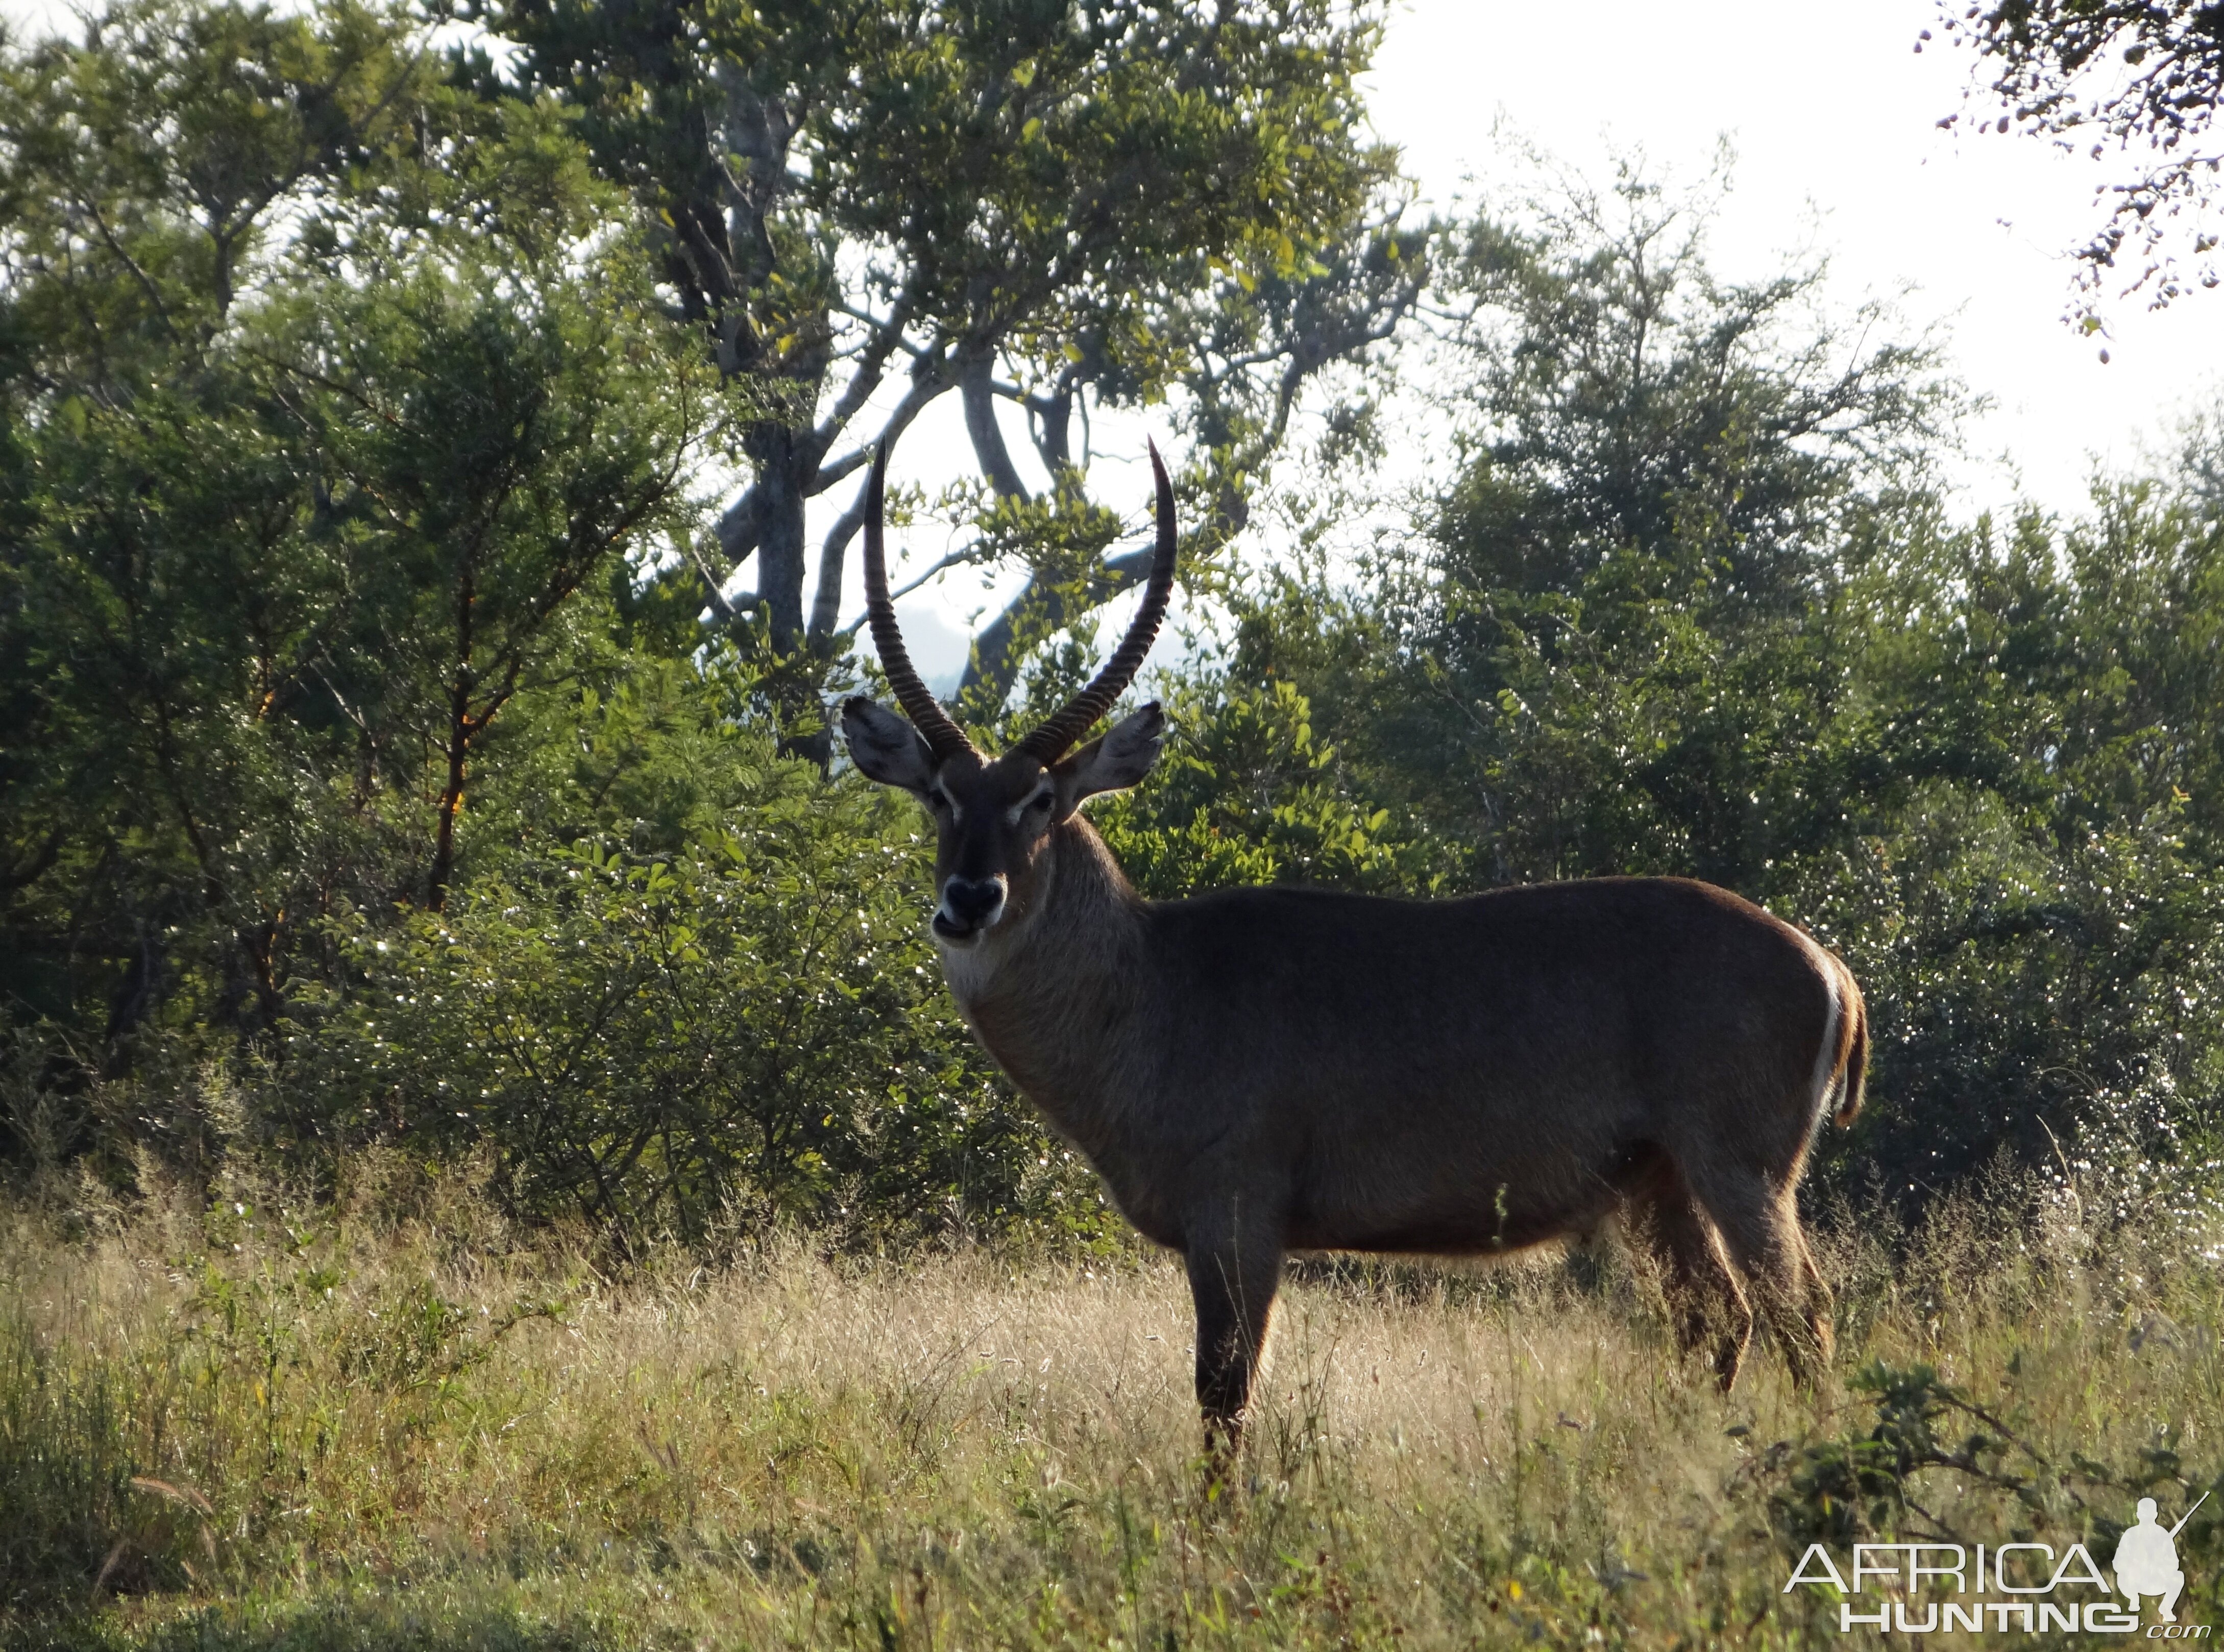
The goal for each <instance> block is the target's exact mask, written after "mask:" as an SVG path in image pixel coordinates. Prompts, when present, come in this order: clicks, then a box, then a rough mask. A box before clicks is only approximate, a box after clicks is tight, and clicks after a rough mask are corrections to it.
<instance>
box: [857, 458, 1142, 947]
mask: <svg viewBox="0 0 2224 1652" xmlns="http://www.w3.org/2000/svg"><path fill="white" fill-rule="evenodd" d="M1151 470H1152V473H1153V475H1154V476H1156V478H1157V480H1158V506H1159V524H1158V526H1159V544H1158V552H1157V555H1156V556H1155V557H1154V558H1153V561H1152V563H1151V573H1150V578H1149V581H1148V583H1147V584H1146V585H1145V587H1144V589H1143V600H1142V604H1141V606H1140V607H1139V608H1137V609H1136V610H1135V619H1134V623H1133V624H1132V625H1130V626H1129V627H1128V634H1127V636H1126V637H1125V638H1123V639H1122V640H1121V644H1120V646H1119V647H1118V648H1117V649H1116V650H1115V651H1114V653H1113V655H1112V657H1111V659H1108V660H1106V661H1105V662H1104V668H1103V670H1102V671H1100V672H1097V674H1096V679H1095V680H1094V681H1093V682H1091V683H1090V684H1089V686H1088V687H1086V688H1084V690H1081V692H1080V693H1078V694H1077V695H1076V696H1074V697H1073V698H1072V699H1071V701H1069V702H1068V703H1066V704H1065V706H1064V707H1063V708H1062V709H1060V710H1059V711H1058V714H1057V715H1056V716H1052V718H1050V719H1049V720H1048V721H1047V722H1043V723H1040V724H1039V725H1038V726H1037V727H1036V728H1034V729H1033V730H1032V731H1031V732H1029V733H1028V734H1027V735H1026V737H1025V738H1023V739H1022V740H1020V742H1019V743H1018V744H1017V745H1015V746H1014V747H1012V748H1011V749H1010V750H1009V751H1008V752H1006V753H1003V754H1002V755H1001V756H995V757H992V756H990V755H989V753H986V752H983V751H982V750H981V749H980V748H979V747H976V746H975V745H974V744H973V742H972V741H970V740H969V739H967V738H966V736H965V733H964V730H963V729H961V728H958V726H957V723H956V722H954V721H952V719H951V716H950V714H949V713H948V712H946V711H945V710H944V709H942V707H941V705H940V704H939V703H938V702H937V701H936V699H935V697H934V696H933V695H932V694H930V693H929V692H928V691H927V688H926V684H925V683H923V682H921V681H920V680H919V673H918V672H916V671H915V670H913V667H912V663H911V658H910V656H909V655H908V654H907V653H906V652H905V650H904V641H903V634H902V633H901V632H900V631H899V630H898V629H897V628H896V614H895V606H894V603H893V602H891V601H890V600H889V597H888V562H887V552H886V548H885V545H884V544H883V541H882V537H881V516H882V502H883V495H884V493H885V489H886V485H887V480H888V451H887V450H886V449H885V448H883V449H882V450H881V452H880V454H879V455H878V457H875V460H874V462H873V475H872V480H871V482H869V484H868V485H869V488H870V489H871V492H870V496H869V501H868V503H867V506H866V514H865V613H866V616H867V619H868V620H869V622H870V624H871V626H872V631H873V643H874V646H875V647H877V648H878V649H879V650H880V655H881V670H882V671H884V672H886V673H887V674H888V687H889V688H890V689H891V690H894V694H895V697H896V703H898V704H899V705H900V706H901V707H902V708H903V709H904V711H905V713H906V714H907V716H909V717H910V719H911V721H910V722H905V721H904V719H903V718H902V717H899V716H896V715H895V714H894V713H893V712H891V711H888V710H886V709H883V708H881V706H878V705H876V704H875V703H873V702H872V701H871V700H869V699H867V698H865V697H862V696H859V697H856V698H853V699H851V700H849V701H848V702H846V703H844V704H843V707H842V729H843V734H845V735H847V736H848V737H849V741H850V758H851V759H852V760H854V761H855V762H856V765H857V767H858V768H859V769H860V770H861V771H862V772H864V774H866V775H867V776H868V777H869V778H870V779H875V780H878V781H879V782H881V784H882V785H893V786H900V787H902V788H903V789H904V790H905V791H908V792H910V793H911V794H912V795H913V797H915V798H918V799H919V801H920V802H921V803H923V804H926V807H927V810H928V811H929V812H930V813H931V814H932V816H933V817H934V826H935V845H936V847H935V862H934V888H935V907H934V926H933V927H934V935H935V938H936V939H937V940H938V942H940V943H942V944H943V945H944V946H945V947H950V948H970V947H972V946H975V945H977V944H978V943H980V941H981V940H982V937H983V936H987V935H988V934H989V932H990V931H991V930H995V928H996V927H997V926H998V925H999V924H1004V925H1007V926H1014V927H1015V926H1017V925H1018V924H1021V923H1023V922H1024V921H1025V919H1026V917H1027V914H1028V912H1029V911H1030V910H1031V909H1032V902H1033V894H1034V892H1035V888H1036V886H1037V884H1038V882H1039V872H1040V869H1041V867H1042V865H1043V863H1044V861H1045V859H1046V851H1047V848H1048V846H1049V845H1050V843H1051V842H1052V841H1053V839H1054V836H1055V835H1056V829H1058V827H1059V826H1061V825H1063V824H1064V823H1065V822H1066V821H1067V820H1069V819H1070V818H1071V817H1072V815H1073V812H1074V810H1077V809H1078V808H1079V807H1080V806H1081V804H1082V802H1083V800H1084V799H1085V798H1090V797H1093V796H1095V795H1096V793H1097V792H1100V791H1118V790H1120V789H1121V788H1123V787H1126V786H1131V785H1134V784H1135V782H1136V781H1138V780H1140V779H1142V778H1143V776H1144V775H1146V774H1147V773H1148V772H1150V768H1151V765H1152V764H1153V763H1154V762H1156V761H1157V760H1158V756H1159V744H1160V742H1161V741H1163V740H1164V739H1165V736H1166V717H1165V715H1164V714H1163V713H1162V712H1161V711H1160V710H1159V706H1158V703H1157V702H1156V701H1153V702H1152V703H1150V704H1148V705H1147V706H1145V707H1143V708H1142V709H1140V710H1139V711H1136V712H1134V713H1132V714H1131V715H1129V716H1127V717H1125V718H1123V719H1122V720H1121V722H1117V723H1115V725H1113V727H1112V728H1110V729H1109V731H1108V732H1106V733H1105V734H1104V735H1102V736H1100V737H1099V738H1097V739H1096V740H1093V741H1090V743H1089V744H1088V745H1086V746H1084V747H1082V748H1081V749H1080V750H1079V751H1074V750H1073V749H1072V747H1073V744H1074V742H1075V741H1077V740H1079V739H1080V738H1081V736H1082V735H1085V734H1087V733H1088V732H1089V730H1090V728H1091V727H1093V726H1094V725H1095V723H1096V720H1097V719H1098V718H1099V717H1102V716H1103V715H1104V714H1105V712H1107V711H1108V710H1109V709H1111V707H1112V703H1113V702H1114V701H1115V700H1117V699H1118V698H1119V697H1120V694H1121V690H1124V689H1125V688H1126V687H1127V686H1128V683H1129V682H1130V681H1131V680H1133V678H1134V675H1135V672H1136V671H1137V670H1138V669H1139V668H1140V666H1141V665H1142V663H1143V656H1144V655H1146V654H1147V653H1149V652H1150V648H1151V642H1152V640H1153V638H1154V637H1156V636H1157V634H1158V630H1159V621H1162V620H1163V619H1164V618H1165V617H1166V602H1167V599H1168V598H1169V597H1170V596H1172V592H1173V583H1174V495H1173V485H1172V483H1171V482H1168V481H1167V479H1166V465H1165V464H1164V463H1162V462H1161V461H1160V459H1159V451H1158V448H1157V447H1156V445H1153V447H1152V449H1151Z"/></svg>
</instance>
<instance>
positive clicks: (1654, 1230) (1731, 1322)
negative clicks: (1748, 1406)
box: [1627, 1167, 1753, 1394]
mask: <svg viewBox="0 0 2224 1652" xmlns="http://www.w3.org/2000/svg"><path fill="white" fill-rule="evenodd" d="M1631 1214H1632V1220H1631V1221H1630V1222H1629V1223H1628V1224H1627V1227H1628V1233H1629V1238H1630V1239H1631V1241H1632V1243H1633V1245H1636V1246H1638V1247H1639V1248H1641V1249H1642V1250H1643V1251H1645V1252H1646V1253H1647V1254H1649V1255H1650V1256H1652V1258H1653V1259H1654V1261H1655V1262H1656V1264H1658V1265H1659V1269H1660V1272H1661V1285H1662V1289H1663V1293H1664V1294H1665V1296H1666V1297H1667V1299H1668V1311H1669V1314H1670V1315H1671V1318H1672V1320H1673V1322H1674V1324H1675V1327H1676V1345H1677V1347H1679V1348H1681V1349H1682V1350H1683V1351H1684V1353H1685V1354H1687V1355H1688V1354H1693V1353H1697V1352H1701V1351H1702V1350H1711V1352H1712V1355H1713V1358H1712V1359H1711V1360H1710V1362H1709V1363H1710V1364H1712V1365H1713V1366H1714V1368H1715V1381H1716V1382H1717V1383H1718V1384H1720V1385H1721V1387H1722V1391H1723V1392H1724V1393H1725V1394H1727V1393H1728V1392H1729V1390H1730V1384H1733V1383H1734V1382H1735V1381H1736V1380H1737V1374H1738V1367H1739V1366H1740V1365H1741V1364H1743V1363H1744V1360H1745V1351H1746V1346H1747V1343H1748V1342H1749V1341H1751V1340H1752V1337H1753V1309H1752V1308H1751V1307H1750V1306H1748V1305H1747V1302H1746V1295H1745V1292H1744V1291H1743V1290H1742V1289H1740V1288H1739V1285H1738V1282H1737V1276H1736V1275H1735V1274H1734V1273H1732V1272H1731V1271H1730V1268H1729V1264H1728V1261H1727V1260H1726V1259H1725V1258H1723V1255H1722V1240H1721V1239H1719V1238H1717V1237H1716V1235H1715V1230H1714V1226H1713V1225H1712V1224H1711V1223H1709V1221H1708V1220H1707V1219H1706V1217H1705V1216H1704V1215H1703V1214H1701V1212H1700V1210H1699V1207H1698V1206H1697V1205H1696V1203H1694V1202H1693V1201H1692V1198H1691V1194H1690V1189H1688V1188H1686V1187H1685V1186H1684V1182H1683V1178H1682V1177H1681V1176H1677V1174H1676V1172H1675V1170H1674V1169H1673V1168H1672V1167H1670V1168H1668V1169H1666V1170H1665V1174H1664V1175H1663V1176H1662V1177H1661V1179H1660V1181H1659V1182H1658V1183H1656V1184H1655V1185H1654V1186H1653V1187H1652V1188H1650V1189H1647V1190H1646V1192H1645V1193H1644V1194H1643V1195H1640V1196H1639V1197H1638V1198H1637V1199H1635V1200H1634V1201H1633V1210H1632V1213H1631Z"/></svg>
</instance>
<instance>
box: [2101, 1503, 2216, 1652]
mask: <svg viewBox="0 0 2224 1652" xmlns="http://www.w3.org/2000/svg"><path fill="white" fill-rule="evenodd" d="M2206 1502H2208V1492H2206V1491H2203V1492H2202V1494H2201V1501H2200V1502H2199V1503H2196V1504H2194V1505H2193V1509H2188V1510H2186V1511H2185V1518H2184V1519H2183V1520H2180V1521H2179V1522H2178V1523H2177V1524H2176V1525H2175V1526H2172V1527H2171V1528H2170V1529H2169V1530H2168V1531H2164V1529H2162V1527H2161V1526H2160V1525H2159V1524H2158V1523H2157V1522H2156V1520H2155V1500H2154V1499H2153V1498H2140V1499H2139V1524H2138V1525H2136V1526H2129V1527H2126V1529H2125V1530H2124V1535H2123V1536H2121V1537H2120V1538H2119V1539H2118V1540H2117V1542H2116V1592H2117V1593H2119V1594H2120V1595H2122V1596H2123V1597H2124V1598H2125V1599H2126V1600H2128V1601H2129V1602H2131V1609H2132V1611H2134V1612H2136V1611H2139V1597H2140V1596H2141V1595H2152V1596H2154V1597H2155V1598H2158V1600H2160V1601H2161V1602H2162V1621H2163V1622H2164V1623H2165V1624H2175V1623H2176V1622H2177V1597H2178V1592H2179V1591H2181V1590H2183V1588H2184V1587H2185V1573H2183V1572H2181V1571H2179V1570H2178V1569H2177V1535H2178V1533H2180V1532H2182V1531H2183V1530H2184V1529H2185V1522H2186V1521H2187V1520H2190V1519H2192V1518H2193V1510H2194V1509H2198V1508H2199V1507H2200V1506H2201V1504H2202V1503H2206Z"/></svg>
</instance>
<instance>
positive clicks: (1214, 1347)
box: [1188, 1208, 1282, 1460]
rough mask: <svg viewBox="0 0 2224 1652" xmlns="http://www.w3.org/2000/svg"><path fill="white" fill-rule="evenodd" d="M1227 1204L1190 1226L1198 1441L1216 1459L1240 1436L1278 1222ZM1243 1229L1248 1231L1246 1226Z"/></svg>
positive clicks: (1278, 1258)
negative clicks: (1200, 1421) (1200, 1414)
mask: <svg viewBox="0 0 2224 1652" xmlns="http://www.w3.org/2000/svg"><path fill="white" fill-rule="evenodd" d="M1242 1214H1243V1213H1242V1212H1241V1211H1240V1210H1239V1209H1236V1208H1230V1209H1229V1210H1227V1211H1224V1212H1220V1213H1216V1220H1211V1221H1210V1222H1209V1223H1206V1224H1203V1225H1202V1226H1203V1227H1204V1231H1203V1232H1202V1233H1200V1232H1198V1231H1197V1228H1196V1227H1192V1229H1191V1239H1190V1243H1189V1250H1188V1259H1189V1288H1190V1294H1191V1296H1194V1297H1195V1298H1196V1301H1197V1404H1198V1406H1199V1407H1200V1408H1202V1409H1203V1410H1204V1444H1205V1450H1206V1453H1208V1454H1209V1455H1211V1456H1213V1457H1214V1458H1215V1459H1216V1460H1223V1459H1224V1458H1226V1457H1229V1456H1232V1455H1233V1454H1234V1453H1235V1447H1236V1445H1237V1443H1238V1442H1239V1441H1240V1440H1241V1438H1242V1432H1243V1416H1244V1412H1245V1410H1246V1409H1247V1408H1248V1406H1249V1405H1250V1403H1251V1385H1252V1382H1253V1380H1254V1378H1256V1377H1257V1375H1258V1372H1259V1366H1260V1357H1261V1356H1262V1355H1263V1354H1264V1352H1266V1346H1267V1325H1268V1322H1269V1321H1271V1319H1272V1318H1273V1312H1274V1293H1275V1291H1276V1290H1278V1289H1280V1287H1281V1283H1282V1236H1281V1233H1280V1229H1279V1223H1271V1222H1267V1221H1263V1220H1257V1219H1255V1218H1254V1219H1252V1220H1248V1221H1245V1220H1238V1219H1239V1217H1240V1216H1242ZM1247 1230H1248V1231H1247Z"/></svg>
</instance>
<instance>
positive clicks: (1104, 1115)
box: [943, 815, 1146, 1157]
mask: <svg viewBox="0 0 2224 1652" xmlns="http://www.w3.org/2000/svg"><path fill="white" fill-rule="evenodd" d="M1051 832H1052V835H1051V841H1050V842H1048V843H1047V844H1046V845H1045V846H1044V848H1043V851H1042V864H1041V865H1040V866H1039V868H1038V871H1037V874H1036V880H1035V888H1034V890H1033V896H1034V899H1033V900H1031V901H1030V902H1029V903H1028V910H1027V911H1026V912H1025V913H1024V914H1020V915H1018V920H1019V921H1018V923H1017V925H1016V927H1015V928H1014V930H1013V931H1012V932H1011V933H1010V934H1008V935H1002V934H999V933H997V932H996V931H995V930H991V931H990V933H989V936H986V937H984V939H983V941H982V943H981V944H980V945H978V946H976V947H975V948H971V949H967V950H966V951H964V952H963V953H960V952H957V951H955V950H953V949H945V950H944V953H943V968H944V973H945V974H946V975H947V976H948V978H949V980H950V988H951V994H952V995H953V996H954V997H955V998H956V999H957V1006H958V1007H959V1008H960V1009H961V1010H963V1011H964V1013H965V1018H966V1019H967V1020H968V1021H970V1022H971V1023H972V1025H973V1028H974V1031H976V1032H977V1033H978V1034H979V1035H980V1037H981V1042H982V1044H986V1045H987V1046H988V1048H989V1054H990V1055H992V1056H995V1058H996V1062H997V1065H999V1066H1000V1067H1001V1068H1002V1069H1004V1071H1005V1072H1006V1073H1008V1075H1010V1076H1011V1079H1012V1081H1013V1082H1014V1083H1015V1084H1017V1085H1018V1086H1019V1087H1020V1089H1021V1090H1022V1091H1023V1092H1025V1093H1026V1094H1027V1099H1028V1100H1031V1101H1033V1103H1034V1104H1035V1105H1036V1106H1037V1107H1040V1108H1041V1109H1042V1111H1043V1112H1044V1113H1045V1114H1046V1115H1047V1117H1048V1118H1049V1119H1050V1122H1051V1123H1052V1126H1055V1127H1056V1128H1057V1129H1058V1131H1059V1132H1060V1133H1061V1134H1063V1135H1065V1137H1066V1138H1068V1139H1069V1140H1071V1141H1072V1142H1073V1143H1074V1144H1075V1145H1077V1146H1078V1147H1080V1148H1081V1149H1082V1150H1083V1151H1084V1152H1087V1153H1089V1154H1090V1156H1091V1157H1095V1156H1096V1151H1098V1149H1099V1147H1100V1145H1101V1144H1102V1143H1103V1138H1104V1131H1105V1127H1106V1126H1107V1124H1108V1122H1109V1120H1108V1114H1109V1113H1111V1112H1113V1111H1114V1110H1115V1109H1117V1107H1119V1106H1120V1103H1121V1099H1122V1095H1123V1093H1124V1091H1125V1090H1126V1088H1128V1086H1127V1082H1126V1081H1127V1078H1128V1075H1127V1073H1126V1071H1125V1069H1127V1067H1128V1065H1129V1062H1128V1060H1127V1059H1125V1048H1124V1047H1125V1044H1126V1043H1127V1040H1125V1039H1124V1038H1123V1037H1122V1034H1123V1032H1124V1031H1125V1029H1126V1027H1127V1025H1128V1024H1129V1022H1130V1021H1131V1020H1132V1018H1133V1015H1134V1012H1135V1009H1136V1007H1137V1006H1138V1003H1139V1000H1140V998H1141V996H1142V993H1143V991H1144V988H1145V985H1146V971H1145V968H1144V963H1145V961H1144V957H1143V952H1144V924H1143V903H1142V901H1141V899H1140V898H1139V897H1138V896H1137V895H1136V893H1135V892H1134V888H1133V887H1132V886H1130V885H1129V884H1128V880H1127V879H1126V877H1125V876H1123V875H1122V874H1121V871H1120V868H1119V867H1118V865H1117V864H1116V863H1115V861H1113V859H1112V853H1111V851H1110V850H1109V849H1108V848H1105V847H1104V841H1103V839H1102V838H1100V837H1098V836H1097V835H1096V830H1095V829H1093V828H1092V827H1091V826H1090V824H1089V823H1088V822H1086V821H1084V820H1083V819H1082V818H1081V817H1079V816H1078V815H1076V816H1074V817H1071V818H1070V819H1068V820H1066V821H1065V822H1063V823H1060V824H1058V825H1057V826H1055V827H1052V829H1051ZM1000 927H1001V926H1000Z"/></svg>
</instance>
